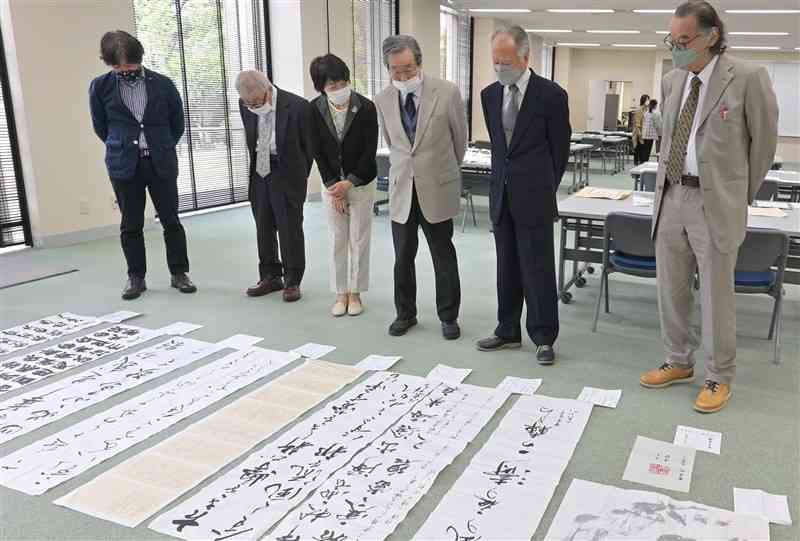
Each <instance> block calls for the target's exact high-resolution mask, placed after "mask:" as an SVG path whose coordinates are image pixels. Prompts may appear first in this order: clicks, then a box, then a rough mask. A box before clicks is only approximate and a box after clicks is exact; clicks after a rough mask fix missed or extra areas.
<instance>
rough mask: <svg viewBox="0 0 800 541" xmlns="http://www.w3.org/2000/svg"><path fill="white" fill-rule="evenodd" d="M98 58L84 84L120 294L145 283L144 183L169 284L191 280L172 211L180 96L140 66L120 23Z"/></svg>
mask: <svg viewBox="0 0 800 541" xmlns="http://www.w3.org/2000/svg"><path fill="white" fill-rule="evenodd" d="M100 53H101V59H102V60H103V62H105V64H106V65H107V66H111V68H112V70H111V71H109V72H108V73H106V74H104V75H101V76H99V77H97V78H96V79H95V80H94V81H92V83H91V85H90V87H89V105H90V108H91V113H92V125H93V127H94V131H95V133H96V134H97V136H98V137H99V138H100V140H101V141H103V143H105V145H106V167H107V168H108V176H109V177H110V178H111V184H112V186H113V187H114V193H115V195H116V198H117V203H118V204H119V209H120V211H121V213H122V220H121V223H120V240H121V242H122V251H123V252H124V253H125V259H126V260H127V264H128V282H127V284H126V285H125V289H124V290H123V292H122V298H123V299H125V300H130V299H135V298H137V297H139V296H140V295H141V294H142V292H144V291H145V290H146V289H147V285H146V284H145V279H144V277H145V273H146V271H147V267H146V260H145V246H144V235H143V231H142V230H143V228H144V208H145V198H146V196H145V190H147V191H149V192H150V199H151V201H152V202H153V206H154V207H155V209H156V213H157V214H158V218H159V220H160V222H161V225H162V227H163V228H164V242H165V244H166V248H167V264H168V266H169V271H170V274H171V275H172V279H171V285H172V287H174V288H176V289H178V290H180V291H181V292H183V293H194V292H195V291H196V290H197V288H196V287H195V286H194V284H193V283H192V282H191V280H189V277H188V276H187V274H186V273H187V272H188V271H189V258H188V256H187V253H186V234H185V232H184V230H183V226H182V225H181V223H180V220H179V219H178V182H177V181H178V155H177V153H176V152H175V146H176V145H177V144H178V141H179V140H180V138H181V136H182V135H183V132H184V121H183V103H182V101H181V97H180V94H178V90H177V89H176V88H175V84H174V83H173V82H172V81H171V80H170V79H169V78H168V77H165V76H164V75H161V74H159V73H156V72H154V71H151V70H149V69H145V68H144V67H143V66H142V56H143V55H144V48H143V47H142V44H141V43H140V42H139V40H137V39H136V38H135V37H133V36H132V35H130V34H128V33H127V32H123V31H121V30H117V31H114V32H107V33H106V34H105V35H104V36H103V38H102V39H101V40H100Z"/></svg>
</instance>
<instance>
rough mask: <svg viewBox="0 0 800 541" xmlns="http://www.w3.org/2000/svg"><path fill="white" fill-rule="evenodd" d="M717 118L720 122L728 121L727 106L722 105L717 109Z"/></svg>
mask: <svg viewBox="0 0 800 541" xmlns="http://www.w3.org/2000/svg"><path fill="white" fill-rule="evenodd" d="M719 116H720V118H721V119H722V120H728V105H727V104H725V103H723V104H722V106H721V107H720V108H719Z"/></svg>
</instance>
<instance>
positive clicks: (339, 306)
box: [331, 297, 347, 317]
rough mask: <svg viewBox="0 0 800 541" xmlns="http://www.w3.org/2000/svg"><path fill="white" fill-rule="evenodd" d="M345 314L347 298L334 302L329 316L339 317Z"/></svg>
mask: <svg viewBox="0 0 800 541" xmlns="http://www.w3.org/2000/svg"><path fill="white" fill-rule="evenodd" d="M346 313H347V297H345V298H344V299H340V298H337V299H336V302H335V303H333V306H332V307H331V315H332V316H333V317H340V316H343V315H345V314H346Z"/></svg>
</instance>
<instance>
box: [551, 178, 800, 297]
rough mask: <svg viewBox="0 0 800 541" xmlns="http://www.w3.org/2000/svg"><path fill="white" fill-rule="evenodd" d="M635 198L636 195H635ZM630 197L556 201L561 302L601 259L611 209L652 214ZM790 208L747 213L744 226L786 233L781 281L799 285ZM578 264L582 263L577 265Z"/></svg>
mask: <svg viewBox="0 0 800 541" xmlns="http://www.w3.org/2000/svg"><path fill="white" fill-rule="evenodd" d="M634 194H635V195H637V196H639V197H647V198H652V197H653V192H634ZM637 198H638V197H637ZM633 202H634V196H633V195H631V196H629V197H627V198H626V199H622V200H619V201H612V200H610V199H588V198H583V197H577V196H574V195H573V196H571V197H568V198H566V199H564V200H563V201H560V202H559V203H558V214H559V216H560V218H561V243H560V248H559V270H558V292H559V298H560V299H561V301H562V302H564V303H569V302H570V301H571V300H572V294H571V293H570V292H569V289H570V288H571V287H572V286H573V285H575V286H576V287H579V288H580V287H583V286H584V285H585V284H586V280H585V279H584V278H583V273H584V271H586V272H589V273H590V274H591V273H592V272H593V269H592V268H591V266H590V264H591V263H597V264H600V263H602V262H603V253H602V245H603V235H604V231H603V227H604V225H605V219H606V216H608V215H609V214H610V213H612V212H629V213H632V214H640V215H642V216H652V214H653V207H652V205H650V206H634V204H633ZM791 206H792V208H790V209H785V210H784V212H786V213H787V216H786V217H784V218H769V217H763V216H749V217H748V221H747V227H748V228H751V229H777V230H778V231H783V232H784V233H786V234H788V235H789V237H791V239H792V245H791V247H790V249H789V261H788V264H787V271H786V274H785V277H784V281H785V282H786V283H789V284H800V208H798V207H799V206H798V205H797V204H791ZM569 232H572V233H573V235H572V237H573V242H572V246H568V245H567V244H568V243H567V236H568V233H569ZM567 261H571V262H572V276H571V277H570V279H569V280H568V281H565V278H566V277H565V265H566V263H567ZM579 263H585V264H586V265H585V266H584V267H583V268H582V269H579V268H578V264H579Z"/></svg>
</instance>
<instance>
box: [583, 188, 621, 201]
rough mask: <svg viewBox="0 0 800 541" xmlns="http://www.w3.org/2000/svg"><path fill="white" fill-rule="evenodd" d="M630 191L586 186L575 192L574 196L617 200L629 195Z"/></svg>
mask: <svg viewBox="0 0 800 541" xmlns="http://www.w3.org/2000/svg"><path fill="white" fill-rule="evenodd" d="M631 193H633V192H631V191H630V190H612V189H610V188H593V187H591V186H587V187H586V188H584V189H582V190H581V191H579V192H578V193H576V194H575V196H576V197H586V198H589V199H611V200H614V201H618V200H620V199H625V198H626V197H628V196H629V195H631Z"/></svg>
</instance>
